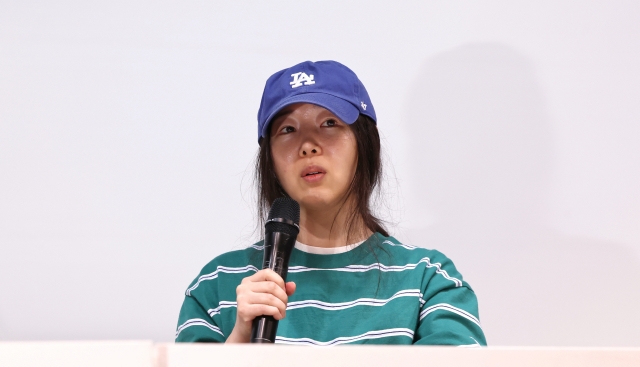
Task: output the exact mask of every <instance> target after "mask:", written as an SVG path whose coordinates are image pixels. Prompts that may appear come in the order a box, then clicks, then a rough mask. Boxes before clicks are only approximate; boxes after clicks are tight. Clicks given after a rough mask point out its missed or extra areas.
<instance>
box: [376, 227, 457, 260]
mask: <svg viewBox="0 0 640 367" xmlns="http://www.w3.org/2000/svg"><path fill="white" fill-rule="evenodd" d="M374 236H376V241H377V243H378V245H380V246H381V247H382V248H383V249H384V250H385V251H387V252H390V253H391V254H392V255H393V256H394V257H401V258H403V259H407V260H409V259H422V258H424V257H428V258H429V259H430V260H433V261H439V262H450V261H451V260H450V259H449V258H448V257H447V256H445V255H444V254H443V253H442V252H440V251H438V250H435V249H428V248H425V247H420V246H415V245H411V244H407V243H403V242H401V241H399V240H397V239H396V238H394V237H392V236H388V237H387V236H383V235H382V234H380V233H376V234H374Z"/></svg>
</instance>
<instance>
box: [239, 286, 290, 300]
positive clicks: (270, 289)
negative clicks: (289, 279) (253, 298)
mask: <svg viewBox="0 0 640 367" xmlns="http://www.w3.org/2000/svg"><path fill="white" fill-rule="evenodd" d="M247 288H248V289H249V291H251V292H253V293H266V294H272V295H274V296H276V297H277V298H279V299H280V300H281V301H282V302H284V303H287V299H288V297H287V293H286V292H285V291H284V289H282V288H280V287H279V286H278V285H277V284H276V283H274V282H271V281H268V282H253V283H249V284H248V285H247Z"/></svg>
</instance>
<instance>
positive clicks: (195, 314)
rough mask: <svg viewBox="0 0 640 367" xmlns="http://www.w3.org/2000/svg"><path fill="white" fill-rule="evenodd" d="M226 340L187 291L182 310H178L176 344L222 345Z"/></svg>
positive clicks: (201, 306) (195, 282)
mask: <svg viewBox="0 0 640 367" xmlns="http://www.w3.org/2000/svg"><path fill="white" fill-rule="evenodd" d="M198 281H199V279H198ZM198 281H194V282H193V283H194V284H197V283H198ZM192 287H193V284H192ZM189 289H192V288H189ZM226 339H227V338H226V336H225V335H224V334H223V333H222V330H221V329H220V327H219V325H216V322H215V321H214V319H213V318H212V317H211V316H209V314H208V313H207V310H206V308H205V307H204V306H203V305H202V303H201V302H200V301H199V300H198V298H197V296H196V295H194V294H193V293H192V292H189V290H187V292H186V294H185V297H184V302H183V303H182V308H180V316H179V317H178V328H177V329H176V343H180V342H209V343H224V342H225V340H226Z"/></svg>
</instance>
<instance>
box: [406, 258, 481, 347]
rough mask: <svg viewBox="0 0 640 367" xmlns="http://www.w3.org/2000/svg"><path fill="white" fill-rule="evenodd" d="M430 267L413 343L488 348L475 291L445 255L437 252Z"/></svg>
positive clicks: (426, 273) (426, 271)
mask: <svg viewBox="0 0 640 367" xmlns="http://www.w3.org/2000/svg"><path fill="white" fill-rule="evenodd" d="M430 265H431V267H427V269H426V270H425V279H424V281H423V289H422V293H423V295H424V296H423V298H422V303H423V304H422V307H421V308H420V313H419V316H418V327H417V329H416V335H415V340H414V344H428V345H458V346H486V345H487V341H486V339H485V336H484V332H483V331H482V327H481V326H480V320H479V317H478V300H477V298H476V295H475V293H474V292H473V290H472V289H471V288H470V287H469V285H468V284H467V283H466V282H464V281H463V280H462V275H460V273H458V271H457V270H456V268H455V266H454V265H453V263H452V262H451V260H449V259H448V258H446V257H445V256H444V255H442V254H440V253H437V254H436V256H434V257H433V261H432V262H431V263H430Z"/></svg>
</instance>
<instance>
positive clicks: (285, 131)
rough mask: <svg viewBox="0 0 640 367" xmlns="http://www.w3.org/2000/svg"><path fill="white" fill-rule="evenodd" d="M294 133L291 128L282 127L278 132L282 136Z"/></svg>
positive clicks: (293, 129)
mask: <svg viewBox="0 0 640 367" xmlns="http://www.w3.org/2000/svg"><path fill="white" fill-rule="evenodd" d="M294 131H296V129H295V128H294V127H293V126H283V127H282V128H281V129H280V132H281V133H283V134H288V133H292V132H294Z"/></svg>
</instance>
